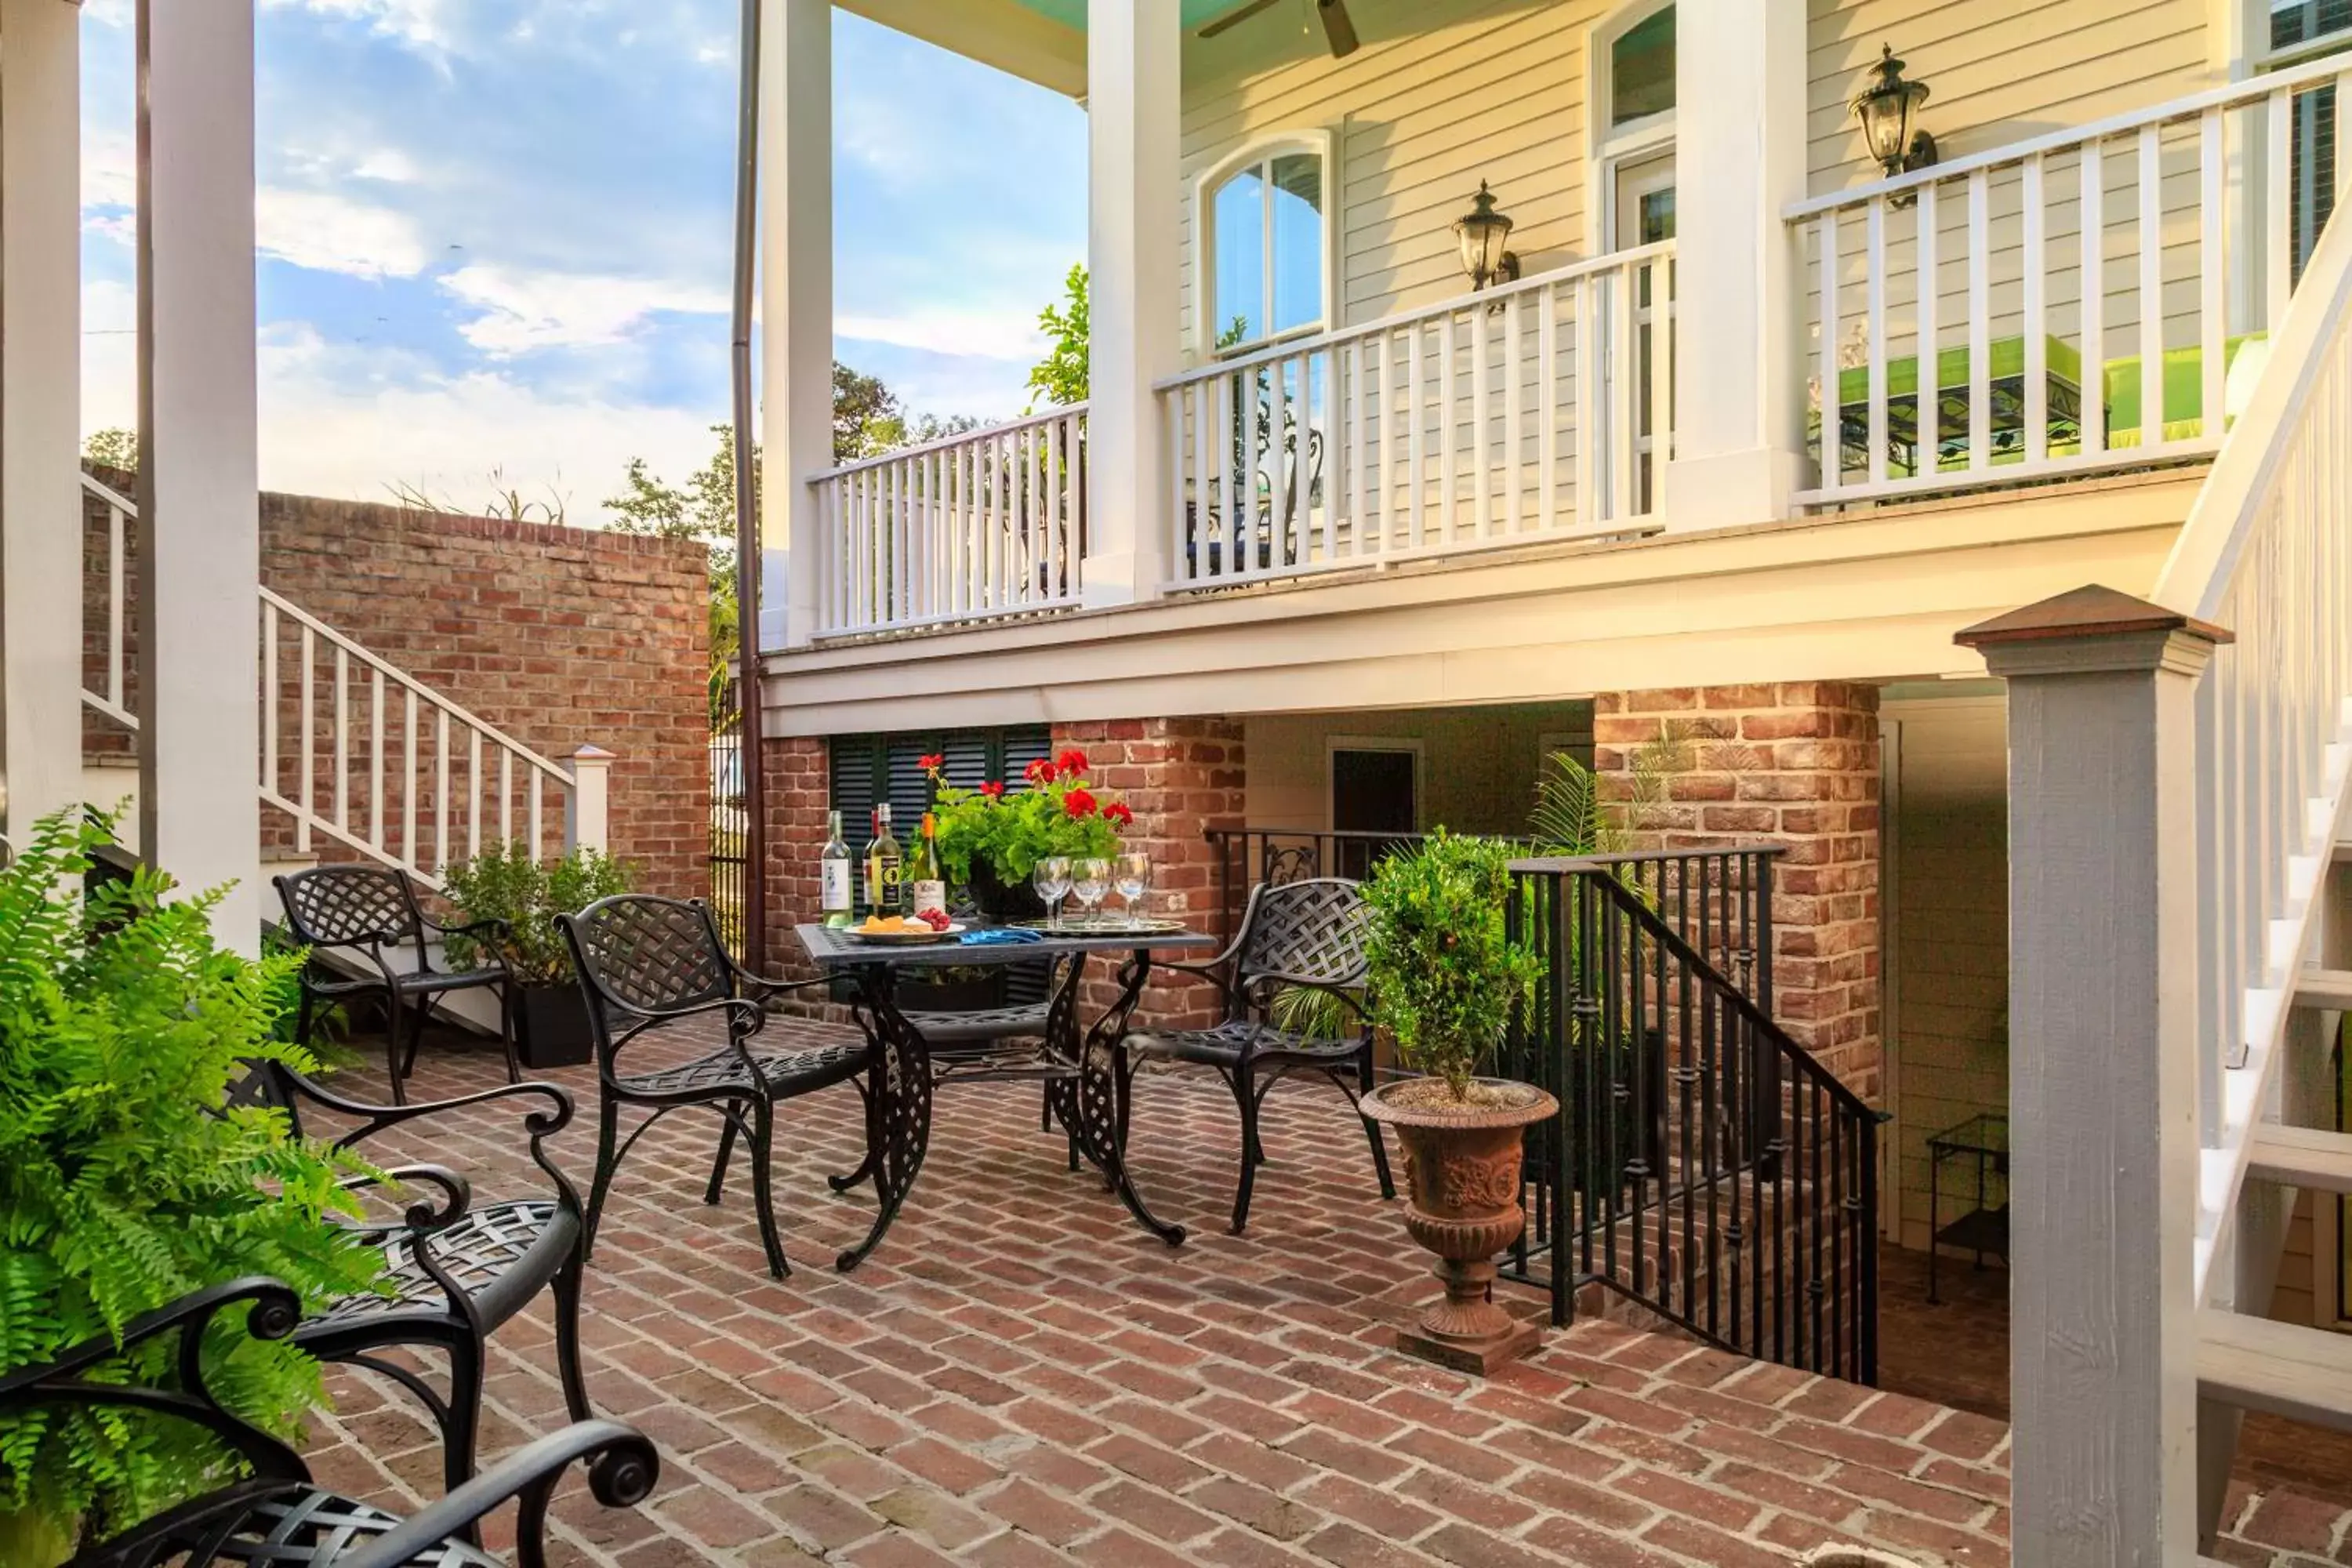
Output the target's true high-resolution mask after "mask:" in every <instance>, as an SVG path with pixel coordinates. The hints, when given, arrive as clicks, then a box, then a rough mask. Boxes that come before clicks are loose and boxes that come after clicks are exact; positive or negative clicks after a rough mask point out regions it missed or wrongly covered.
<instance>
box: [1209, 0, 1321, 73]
mask: <svg viewBox="0 0 2352 1568" xmlns="http://www.w3.org/2000/svg"><path fill="white" fill-rule="evenodd" d="M1281 4H1282V0H1250V3H1249V4H1248V5H1243V6H1241V7H1239V8H1238V9H1235V10H1232V11H1228V12H1226V13H1225V14H1224V15H1223V16H1220V17H1218V18H1217V19H1216V20H1215V21H1213V22H1211V23H1210V24H1208V25H1207V26H1204V27H1202V28H1201V29H1200V33H1199V36H1200V37H1203V38H1213V37H1216V36H1217V35H1218V34H1219V33H1222V32H1223V31H1224V30H1225V29H1226V28H1228V27H1232V26H1239V25H1240V24H1241V23H1243V22H1246V21H1248V20H1249V19H1250V18H1251V17H1252V16H1256V15H1257V14H1258V13H1259V12H1261V11H1271V10H1272V9H1274V7H1276V5H1281ZM1313 4H1314V6H1315V15H1316V16H1318V18H1319V19H1320V20H1321V21H1322V23H1323V37H1324V40H1325V41H1326V42H1327V43H1328V44H1329V45H1330V46H1331V58H1333V59H1335V60H1336V59H1339V58H1342V57H1343V56H1347V55H1352V54H1354V53H1355V52H1356V42H1357V40H1356V24H1355V23H1353V22H1352V21H1349V18H1348V0H1313Z"/></svg>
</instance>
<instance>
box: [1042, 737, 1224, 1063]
mask: <svg viewBox="0 0 2352 1568" xmlns="http://www.w3.org/2000/svg"><path fill="white" fill-rule="evenodd" d="M1066 749H1074V750H1077V751H1081V752H1085V753H1086V754H1087V762H1088V763H1089V764H1090V768H1091V772H1092V774H1093V777H1094V779H1095V781H1096V782H1097V784H1100V785H1101V786H1102V788H1103V790H1104V791H1105V792H1106V793H1107V794H1108V795H1116V796H1117V797H1118V799H1120V800H1123V801H1125V802H1126V803H1127V806H1128V809H1129V810H1130V811H1132V812H1134V813H1135V823H1134V826H1131V827H1129V829H1128V830H1127V833H1126V834H1125V836H1124V837H1125V838H1126V841H1127V843H1128V845H1129V847H1130V848H1134V849H1139V850H1141V851H1142V852H1143V853H1145V854H1147V855H1150V857H1151V863H1152V876H1151V897H1150V900H1149V902H1150V910H1151V912H1152V913H1154V914H1158V915H1166V916H1169V917H1171V919H1178V920H1182V921H1186V922H1187V923H1188V924H1190V925H1191V926H1192V928H1193V929H1194V930H1196V931H1207V932H1210V933H1212V934H1213V933H1214V932H1215V931H1216V930H1217V929H1218V926H1217V872H1216V855H1215V853H1214V851H1213V849H1212V848H1211V847H1210V845H1209V842H1208V840H1207V839H1206V838H1204V837H1202V833H1203V830H1205V829H1207V828H1210V827H1239V826H1242V823H1243V814H1244V809H1245V796H1246V787H1247V784H1248V781H1249V774H1248V764H1247V761H1246V759H1245V757H1244V754H1243V750H1242V726H1241V721H1239V720H1235V719H1115V720H1108V721H1097V722H1092V723H1084V724H1056V725H1055V726H1054V750H1055V752H1057V753H1058V752H1062V751H1064V750H1066ZM1113 897H1114V905H1115V900H1116V895H1114V896H1113ZM1202 956H1206V955H1205V954H1202ZM1116 995H1117V987H1116V985H1115V984H1113V983H1112V981H1111V979H1110V974H1109V972H1108V969H1105V968H1103V967H1102V966H1101V964H1100V963H1099V961H1097V972H1096V973H1092V974H1090V975H1089V976H1088V979H1087V993H1086V995H1085V1001H1086V1003H1087V1012H1088V1013H1089V1014H1091V1013H1092V1012H1094V1011H1095V1010H1097V1009H1099V1008H1102V1007H1105V1006H1108V1005H1109V1004H1110V1003H1111V1002H1112V1000H1113V999H1114V998H1115V997H1116ZM1223 1012H1224V1008H1223V1004H1222V1003H1221V1002H1220V1001H1219V1000H1218V998H1217V994H1216V989H1215V987H1213V986H1211V985H1207V984H1200V983H1198V982H1192V981H1187V982H1185V983H1184V984H1170V983H1168V982H1166V981H1162V980H1155V981H1154V982H1153V983H1152V985H1151V988H1150V991H1148V992H1147V993H1145V995H1144V1000H1143V1005H1142V1006H1141V1008H1140V1009H1139V1011H1138V1013H1137V1016H1138V1018H1139V1019H1148V1020H1150V1022H1152V1023H1155V1024H1159V1025H1160V1026H1165V1027H1171V1028H1195V1027H1204V1026H1208V1025H1210V1024H1213V1023H1215V1022H1217V1021H1218V1020H1219V1019H1221V1018H1222V1017H1223Z"/></svg>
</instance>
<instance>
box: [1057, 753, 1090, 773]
mask: <svg viewBox="0 0 2352 1568" xmlns="http://www.w3.org/2000/svg"><path fill="white" fill-rule="evenodd" d="M1054 765H1055V767H1057V768H1059V769H1061V771H1062V772H1064V773H1085V772H1086V771H1087V754H1086V753H1085V752H1080V751H1076V750H1072V751H1067V752H1063V753H1062V754H1061V755H1060V756H1058V757H1055V759H1054Z"/></svg>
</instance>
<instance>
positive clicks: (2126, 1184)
mask: <svg viewBox="0 0 2352 1568" xmlns="http://www.w3.org/2000/svg"><path fill="white" fill-rule="evenodd" d="M2227 636H2228V634H2227V633H2226V632H2221V631H2218V630H2216V629H2215V628H2212V627H2209V626H2200V625H2199V624H2197V623H2195V622H2191V621H2189V620H2188V619H2187V618H2186V617H2184V616H2179V615H2177V614H2175V613H2173V612H2171V611H2168V610H2165V609H2162V608H2160V607H2158V606H2157V605H2150V604H2147V603H2145V602H2143V601H2141V600H2138V599H2134V598H2132V597H2130V596H2128V595H2123V594H2118V593H2116V592H2114V591H2112V590H2110V589H2106V588H2097V587H2092V588H2081V589H2077V590H2075V591H2074V593H2071V594H2065V595H2060V596H2059V597H2057V598H2055V599H2052V600H2048V601H2045V602H2044V603H2042V604H2040V605H2032V606H2029V607H2028V608H2026V609H2023V610H2019V611H2017V612H2015V613H2013V614H2011V615H2008V616H2000V617H1999V618H1998V619H1995V620H1992V621H1988V622H1986V623H1985V624H1984V625H1982V626H1975V627H1971V628H1970V629H1969V630H1968V631H1965V632H1962V633H1961V634H1960V636H1959V639H1958V640H1959V641H1960V642H1961V643H1962V644H1963V645H1965V646H1969V647H1976V648H1979V649H1980V650H1981V651H1982V652H1983V654H1984V656H1985V663H1986V665H1987V666H1988V667H1989V668H1990V669H1991V671H1992V672H1993V673H1994V674H1995V675H1998V676H2001V677H2004V678H2005V679H2007V680H2008V682H2009V845H2010V848H2009V856H2010V872H2009V931H2010V935H2009V964H2010V970H2009V1009H2010V1040H2011V1046H2010V1077H2009V1105H2010V1186H2011V1193H2012V1194H2015V1202H2014V1203H2013V1204H2012V1205H2011V1243H2010V1301H2011V1322H2010V1381H2009V1387H2010V1403H2011V1423H2012V1430H2013V1432H2014V1442H2015V1445H2016V1451H2015V1454H2014V1456H2013V1458H2012V1461H2011V1475H2012V1477H2013V1478H2014V1481H2013V1487H2012V1491H2013V1497H2012V1507H2013V1510H2014V1515H2013V1521H2012V1524H2011V1531H2012V1534H2013V1537H2014V1539H2015V1540H2016V1541H2017V1542H2019V1543H2020V1560H2021V1561H2031V1562H2032V1563H2035V1564H2037V1568H2115V1565H2116V1564H2120V1563H2135V1564H2142V1565H2145V1568H2158V1564H2172V1563H2194V1562H2195V1561H2196V1559H2197V1516H2196V1503H2197V1484H2196V1483H2197V1465H2196V1459H2197V1440H2196V1439H2197V1373H2196V1331H2195V1307H2196V1293H2195V1282H2194V1272H2193V1268H2192V1261H2191V1234H2190V1233H2191V1229H2192V1226H2191V1225H2190V1223H2189V1222H2190V1218H2191V1216H2192V1215H2195V1213H2196V1212H2197V1203H2196V1199H2197V1193H2196V1183H2197V1125H2196V1121H2197V1079H2196V1060H2197V1039H2196V1027H2197V1026H2196V1018H2197V1005H2196V1002H2197V998H2196V989H2197V978H2196V976H2197V847H2196V846H2197V833H2196V812H2197V805H2196V780H2195V767H2196V763H2195V757H2196V746H2195V742H2194V737H2193V735H2192V733H2191V704H2192V700H2193V696H2194V692H2195V689H2196V683H2197V677H2198V674H2199V672H2200V671H2201V670H2202V669H2203V668H2205V664H2206V661H2207V659H2208V658H2210V656H2211V653H2212V649H2213V646H2214V644H2215V643H2216V642H2217V641H2219V640H2222V639H2225V638H2226V637H2227Z"/></svg>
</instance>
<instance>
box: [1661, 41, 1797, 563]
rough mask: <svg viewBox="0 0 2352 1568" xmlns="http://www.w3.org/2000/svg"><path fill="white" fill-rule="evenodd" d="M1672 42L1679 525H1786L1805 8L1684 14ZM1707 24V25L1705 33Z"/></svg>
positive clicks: (1791, 465) (1672, 507) (1671, 516)
mask: <svg viewBox="0 0 2352 1568" xmlns="http://www.w3.org/2000/svg"><path fill="white" fill-rule="evenodd" d="M1682 21H1683V26H1681V27H1680V28H1679V29H1678V30H1677V32H1676V35H1675V383H1674V389H1675V450H1674V459H1673V461H1672V462H1671V463H1670V464H1669V465H1668V466H1667V469H1666V491H1665V503H1666V507H1665V521H1666V526H1667V527H1669V528H1710V527H1716V526H1719V525H1723V524H1729V523H1746V522H1762V521H1767V520H1769V519H1772V518H1778V517H1785V516H1787V515H1788V511H1789V497H1790V493H1791V492H1792V491H1794V490H1795V489H1797V488H1798V485H1797V481H1798V477H1799V466H1800V463H1801V458H1802V454H1803V451H1804V429H1803V398H1802V393H1803V386H1804V377H1803V375H1802V374H1801V371H1800V369H1799V365H1800V363H1801V344H1800V343H1799V342H1798V341H1797V334H1798V325H1797V321H1798V311H1799V308H1800V306H1801V303H1802V301H1801V300H1800V298H1799V289H1800V287H1801V280H1800V279H1799V276H1798V273H1797V268H1796V258H1795V253H1794V248H1793V247H1792V246H1791V245H1790V241H1789V237H1788V230H1787V226H1786V225H1784V224H1783V223H1782V222H1781V221H1780V211H1781V209H1782V208H1783V207H1784V206H1785V205H1788V204H1789V203H1790V202H1792V201H1795V200H1797V199H1799V198H1800V197H1801V196H1803V195H1804V194H1805V83H1806V79H1807V70H1806V63H1805V8H1804V7H1803V6H1802V5H1790V4H1788V3H1787V0H1715V3H1714V4H1712V5H1708V6H1706V8H1705V10H1704V11H1700V10H1698V9H1696V8H1694V7H1688V6H1685V8H1684V10H1683V13H1682ZM1702 23H1703V25H1701V24H1702Z"/></svg>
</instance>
